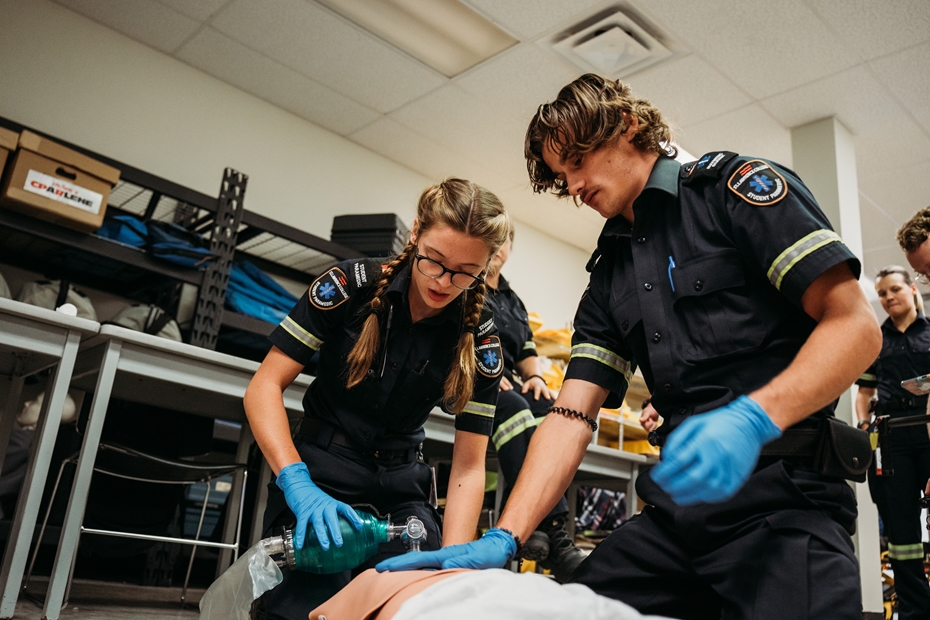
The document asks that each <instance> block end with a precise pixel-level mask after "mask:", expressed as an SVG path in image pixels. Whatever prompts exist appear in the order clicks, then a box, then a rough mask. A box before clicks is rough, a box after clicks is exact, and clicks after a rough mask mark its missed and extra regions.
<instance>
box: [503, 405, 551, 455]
mask: <svg viewBox="0 0 930 620" xmlns="http://www.w3.org/2000/svg"><path fill="white" fill-rule="evenodd" d="M542 421H543V418H536V417H533V412H532V411H530V410H529V409H524V410H522V411H518V412H517V413H516V414H514V416H513V417H511V418H510V419H509V420H505V421H504V423H503V424H501V425H500V426H498V427H497V431H496V432H495V433H494V434H493V435H491V441H493V442H494V448H495V449H496V450H500V449H501V448H502V447H503V446H504V445H506V444H507V442H508V441H510V440H511V439H513V438H514V437H516V436H518V435H519V434H520V433H523V432H526V431H528V430H530V429H532V428H536V426H538V425H539V423H540V422H542Z"/></svg>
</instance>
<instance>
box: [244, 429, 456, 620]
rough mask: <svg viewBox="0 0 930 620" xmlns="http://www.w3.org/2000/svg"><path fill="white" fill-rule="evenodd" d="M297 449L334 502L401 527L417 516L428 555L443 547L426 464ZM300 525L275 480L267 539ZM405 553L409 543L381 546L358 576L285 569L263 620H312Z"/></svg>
mask: <svg viewBox="0 0 930 620" xmlns="http://www.w3.org/2000/svg"><path fill="white" fill-rule="evenodd" d="M295 443H296V445H297V451H298V452H299V453H300V458H301V459H302V460H303V462H304V463H306V464H307V467H308V468H309V469H310V477H311V478H312V479H313V481H314V483H316V484H317V486H319V487H320V488H321V489H322V490H324V491H325V492H326V493H328V494H329V495H331V496H332V497H333V498H335V499H337V500H339V501H342V502H346V503H347V504H351V505H358V504H367V505H369V506H372V507H374V508H375V509H376V510H377V511H378V512H379V513H380V514H381V515H382V516H387V514H388V513H390V519H391V522H392V523H395V524H398V523H404V522H405V521H406V520H407V517H408V516H411V515H415V516H417V517H419V518H420V519H421V520H422V521H423V523H424V524H425V525H426V530H427V539H426V542H425V543H424V544H423V545H422V549H423V550H424V551H427V550H434V549H439V548H440V547H441V546H442V544H441V543H442V538H441V533H440V532H441V528H440V519H439V515H438V513H437V512H436V510H435V509H434V508H433V507H432V506H431V505H429V503H428V502H429V495H430V486H431V484H432V470H431V469H430V467H429V466H428V465H427V464H426V463H423V462H422V461H417V460H414V461H410V462H404V459H394V460H392V461H384V460H375V459H373V458H370V457H367V456H363V455H361V454H359V453H357V452H354V451H352V450H349V449H347V448H343V447H342V446H337V445H329V446H327V447H325V448H324V447H320V446H317V445H312V444H308V443H305V442H303V441H301V440H300V439H298V440H296V442H295ZM362 508H364V506H363V507H362ZM294 522H295V517H294V514H293V513H292V512H291V511H290V509H289V508H288V507H287V503H286V502H285V499H284V493H283V492H282V491H281V490H280V489H279V488H278V487H277V485H276V484H275V482H274V480H272V482H271V483H270V484H269V485H268V507H267V509H266V510H265V519H264V536H266V537H267V536H271V535H273V533H274V530H275V529H276V528H280V527H282V526H284V527H292V526H293V525H294ZM405 552H406V549H405V548H404V545H403V543H402V542H401V541H400V540H398V539H395V540H392V541H390V542H388V543H385V544H383V545H381V548H380V550H379V552H378V554H377V555H376V556H375V557H373V558H371V559H370V560H368V561H367V562H366V563H365V564H363V565H362V566H359V567H358V568H356V569H354V570H352V571H346V572H343V573H337V574H334V575H315V574H311V573H305V572H301V571H290V570H288V569H287V568H284V569H282V571H283V573H284V581H283V582H282V583H281V584H280V585H278V586H277V587H276V588H274V589H273V590H271V591H269V592H267V593H266V594H265V595H264V596H263V597H262V599H261V601H260V602H259V603H258V605H257V607H258V609H259V610H260V611H259V613H258V617H259V618H264V619H265V620H272V619H275V620H277V619H286V620H306V619H307V614H309V613H310V611H311V610H313V609H314V608H315V607H317V606H318V605H320V604H321V603H323V602H324V601H326V600H327V599H329V598H330V597H331V596H333V595H334V594H336V592H338V591H339V590H341V589H342V588H344V587H345V586H346V584H348V583H349V581H351V579H352V577H353V576H354V575H357V574H359V573H361V572H362V571H364V570H366V569H368V568H371V567H373V566H374V565H375V564H377V563H378V562H380V561H381V560H383V559H386V558H389V557H392V556H395V555H400V554H402V553H405ZM261 614H264V615H261Z"/></svg>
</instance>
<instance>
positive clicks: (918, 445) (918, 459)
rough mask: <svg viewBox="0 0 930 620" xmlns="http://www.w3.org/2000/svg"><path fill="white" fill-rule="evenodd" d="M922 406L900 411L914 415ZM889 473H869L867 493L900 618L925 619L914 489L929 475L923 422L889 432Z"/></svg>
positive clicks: (926, 588) (929, 596)
mask: <svg viewBox="0 0 930 620" xmlns="http://www.w3.org/2000/svg"><path fill="white" fill-rule="evenodd" d="M921 413H923V410H916V411H910V412H906V413H904V414H902V415H919V414H921ZM891 450H892V466H893V469H894V475H893V476H875V473H874V468H875V467H874V464H873V466H872V471H870V472H869V491H870V493H871V495H872V500H873V501H874V502H875V504H876V505H877V506H878V512H879V514H880V515H881V517H882V523H884V525H885V534H886V536H888V558H889V559H890V560H891V568H892V569H893V570H894V587H895V592H896V593H897V597H898V618H899V619H900V620H918V619H920V620H926V619H927V618H930V584H928V582H927V577H926V575H925V574H924V562H923V557H924V553H923V543H922V542H921V530H922V529H923V526H922V524H921V523H920V505H919V503H918V500H919V499H920V493H921V491H923V490H924V488H925V487H926V485H927V480H928V479H930V439H928V437H927V429H926V427H925V426H915V427H904V428H898V429H895V430H894V431H893V432H892V434H891Z"/></svg>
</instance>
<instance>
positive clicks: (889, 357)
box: [856, 265, 930, 620]
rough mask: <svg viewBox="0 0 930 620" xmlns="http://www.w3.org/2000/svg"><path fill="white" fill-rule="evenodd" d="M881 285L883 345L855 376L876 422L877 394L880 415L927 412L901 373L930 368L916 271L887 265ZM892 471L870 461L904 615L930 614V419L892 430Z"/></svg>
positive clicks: (863, 422)
mask: <svg viewBox="0 0 930 620" xmlns="http://www.w3.org/2000/svg"><path fill="white" fill-rule="evenodd" d="M875 291H876V292H877V293H878V299H879V301H880V302H881V304H882V308H884V310H885V312H887V313H888V318H887V319H885V322H884V323H882V350H881V353H880V354H879V356H878V359H877V360H875V363H873V364H872V365H871V366H870V367H869V368H868V370H866V371H865V372H864V373H863V374H862V376H861V377H859V380H858V381H856V384H857V385H858V386H859V391H858V393H857V394H856V416H857V418H858V420H859V428H863V429H867V428H869V426H870V424H871V412H870V403H871V402H872V398H873V397H874V396H875V395H876V393H877V394H878V403H877V405H876V407H875V411H876V414H877V415H888V416H891V417H892V418H897V417H903V416H913V415H921V414H924V413H926V411H927V397H926V396H915V395H914V394H911V393H910V392H908V391H907V390H905V389H904V388H903V387H901V381H903V380H905V379H911V378H913V377H916V376H918V375H923V374H927V373H928V372H930V321H927V318H926V317H925V316H924V313H923V300H922V299H921V297H920V293H919V292H918V291H917V286H916V285H915V284H914V283H913V282H912V281H911V274H910V272H909V271H908V270H907V269H905V268H904V267H899V266H897V265H892V266H889V267H885V268H884V269H882V270H881V271H879V272H878V275H877V276H876V277H875ZM891 451H892V454H893V463H894V475H893V476H878V475H876V472H875V464H874V463H873V464H872V467H871V468H870V469H869V491H870V493H871V495H872V500H873V501H874V502H875V504H876V506H878V512H879V514H880V515H881V517H882V523H883V524H884V528H885V535H886V536H887V537H888V559H889V560H891V567H892V569H894V583H895V592H896V593H897V598H898V618H899V620H917V618H930V583H928V582H927V578H926V576H925V575H924V546H923V543H922V542H921V530H922V527H921V523H920V505H919V503H918V500H919V499H920V492H921V490H922V489H923V488H924V484H925V481H926V480H927V479H928V478H930V437H928V435H927V427H925V426H905V427H902V428H898V429H895V431H894V432H893V433H892V434H891Z"/></svg>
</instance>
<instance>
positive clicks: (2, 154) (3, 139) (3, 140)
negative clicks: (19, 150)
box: [0, 127, 19, 176]
mask: <svg viewBox="0 0 930 620" xmlns="http://www.w3.org/2000/svg"><path fill="white" fill-rule="evenodd" d="M18 142H19V134H18V133H16V132H15V131H10V130H9V129H4V128H3V127H0V176H3V169H4V168H5V167H6V162H7V159H9V156H10V153H12V152H13V151H15V150H16V144H17V143H18Z"/></svg>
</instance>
